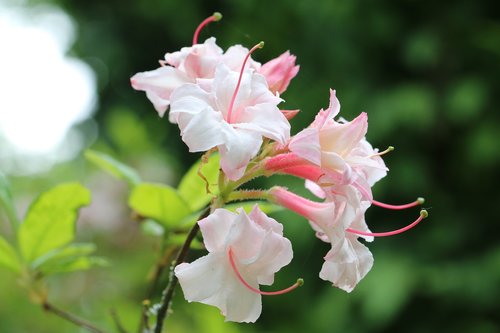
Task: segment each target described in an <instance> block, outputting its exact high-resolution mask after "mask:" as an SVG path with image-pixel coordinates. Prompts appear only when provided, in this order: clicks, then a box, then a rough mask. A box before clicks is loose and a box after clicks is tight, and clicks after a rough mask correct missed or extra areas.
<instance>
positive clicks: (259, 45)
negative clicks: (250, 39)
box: [227, 42, 264, 123]
mask: <svg viewBox="0 0 500 333" xmlns="http://www.w3.org/2000/svg"><path fill="white" fill-rule="evenodd" d="M263 47H264V42H260V43H259V44H257V45H255V46H254V47H252V48H251V49H250V51H248V53H247V55H246V57H245V59H244V60H243V66H241V70H240V76H239V78H238V83H237V84H236V89H234V93H233V97H231V103H229V109H228V111H227V122H228V123H231V113H232V112H233V107H234V101H235V100H236V95H237V94H238V90H239V89H240V84H241V78H242V77H243V71H244V70H245V65H246V63H247V61H248V58H250V55H251V54H252V53H253V52H254V51H255V50H257V49H261V48H263Z"/></svg>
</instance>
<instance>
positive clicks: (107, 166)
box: [85, 149, 141, 187]
mask: <svg viewBox="0 0 500 333" xmlns="http://www.w3.org/2000/svg"><path fill="white" fill-rule="evenodd" d="M85 157H86V158H87V160H89V161H90V162H92V163H94V164H95V165H97V166H98V167H100V168H101V169H103V170H105V171H107V172H108V173H110V174H111V175H113V176H115V177H116V178H118V179H121V180H125V181H126V182H127V183H128V184H129V185H130V186H132V187H133V186H135V185H137V184H138V183H140V182H141V178H140V177H139V175H138V174H137V172H136V171H135V170H134V169H132V168H131V167H129V166H127V165H125V164H123V163H121V162H118V161H117V160H115V159H114V158H112V157H111V156H109V155H106V154H104V153H100V152H97V151H95V150H90V149H89V150H86V151H85Z"/></svg>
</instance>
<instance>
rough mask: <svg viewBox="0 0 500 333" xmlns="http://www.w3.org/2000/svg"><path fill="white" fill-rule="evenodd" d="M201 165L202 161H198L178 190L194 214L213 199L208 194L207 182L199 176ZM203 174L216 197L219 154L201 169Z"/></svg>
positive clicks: (210, 158) (183, 179) (182, 180)
mask: <svg viewBox="0 0 500 333" xmlns="http://www.w3.org/2000/svg"><path fill="white" fill-rule="evenodd" d="M200 163H201V161H198V162H197V163H195V164H194V165H193V166H192V167H191V168H190V169H189V171H188V172H187V173H186V174H185V175H184V177H183V178H182V179H181V182H180V183H179V188H178V191H179V195H180V196H181V197H182V198H183V199H184V200H185V201H186V202H187V203H188V205H189V207H190V208H191V211H193V212H194V211H197V210H199V209H201V208H203V207H204V206H205V205H206V204H207V203H209V202H210V200H211V199H212V198H213V195H211V194H209V193H207V190H206V183H205V181H204V180H203V179H202V178H201V177H200V176H199V175H198V168H199V167H200ZM201 173H202V174H203V176H205V178H206V179H207V181H208V183H209V184H210V191H211V192H212V193H213V194H215V195H216V194H217V193H218V187H217V181H218V178H219V155H218V154H213V155H212V156H210V157H209V159H208V162H207V163H205V164H204V165H203V167H202V168H201Z"/></svg>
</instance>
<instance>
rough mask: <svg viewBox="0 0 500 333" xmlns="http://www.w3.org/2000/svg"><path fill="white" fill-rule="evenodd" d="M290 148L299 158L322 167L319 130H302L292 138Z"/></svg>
mask: <svg viewBox="0 0 500 333" xmlns="http://www.w3.org/2000/svg"><path fill="white" fill-rule="evenodd" d="M288 147H289V149H290V151H292V152H293V153H295V154H296V155H297V156H299V157H301V158H303V159H305V160H308V161H310V162H311V163H314V164H316V165H318V166H321V145H320V141H319V131H318V130H317V129H315V128H306V129H304V130H302V131H301V132H299V133H298V134H296V135H295V136H294V137H292V139H291V140H290V143H289V145H288Z"/></svg>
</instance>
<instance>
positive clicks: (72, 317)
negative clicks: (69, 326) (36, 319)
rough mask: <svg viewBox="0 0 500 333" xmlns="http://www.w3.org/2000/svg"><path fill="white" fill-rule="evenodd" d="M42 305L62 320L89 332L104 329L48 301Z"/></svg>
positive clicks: (93, 332)
mask: <svg viewBox="0 0 500 333" xmlns="http://www.w3.org/2000/svg"><path fill="white" fill-rule="evenodd" d="M42 306H43V308H44V310H45V311H47V312H51V313H53V314H55V315H56V316H58V317H60V318H62V319H64V320H66V321H69V322H70V323H73V324H75V325H76V326H78V327H81V328H84V329H86V330H87V331H89V332H92V333H104V331H102V330H100V329H99V328H97V327H95V326H94V325H92V324H91V323H89V322H87V321H86V320H83V319H81V318H79V317H77V316H75V315H74V314H71V313H68V312H66V311H64V310H61V309H59V308H57V307H55V306H53V305H52V304H50V303H48V302H44V303H43V304H42Z"/></svg>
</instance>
